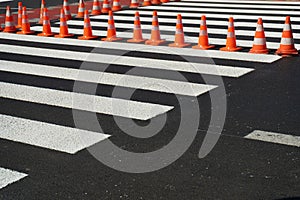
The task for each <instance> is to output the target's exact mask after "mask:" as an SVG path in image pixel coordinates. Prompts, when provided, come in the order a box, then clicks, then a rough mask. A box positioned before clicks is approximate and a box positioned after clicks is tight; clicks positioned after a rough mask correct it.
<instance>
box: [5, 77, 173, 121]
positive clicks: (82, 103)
mask: <svg viewBox="0 0 300 200" xmlns="http://www.w3.org/2000/svg"><path fill="white" fill-rule="evenodd" d="M0 97H4V98H9V99H16V100H21V101H27V102H33V103H39V104H46V105H51V106H59V107H63V108H71V109H78V110H84V111H89V112H95V113H102V114H107V115H114V116H121V117H127V118H133V119H139V120H148V119H151V118H153V117H155V116H157V115H160V114H163V113H166V112H168V111H170V110H172V109H173V108H174V107H173V106H165V105H159V104H152V103H143V102H139V101H131V100H125V99H117V98H110V97H103V96H95V95H88V94H81V93H74V92H67V91H59V90H53V89H46V88H39V87H32V86H25V85H18V84H12V83H4V82H0Z"/></svg>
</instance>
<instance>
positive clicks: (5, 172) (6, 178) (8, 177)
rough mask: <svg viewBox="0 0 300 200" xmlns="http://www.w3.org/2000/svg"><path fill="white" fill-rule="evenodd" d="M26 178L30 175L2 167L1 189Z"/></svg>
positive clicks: (0, 173) (0, 171)
mask: <svg viewBox="0 0 300 200" xmlns="http://www.w3.org/2000/svg"><path fill="white" fill-rule="evenodd" d="M1 131H2V130H1ZM26 176H28V174H24V173H21V172H17V171H13V170H10V169H5V168H2V167H0V189H2V188H4V187H6V186H8V185H9V184H12V183H14V182H17V181H19V180H21V179H22V178H25V177H26Z"/></svg>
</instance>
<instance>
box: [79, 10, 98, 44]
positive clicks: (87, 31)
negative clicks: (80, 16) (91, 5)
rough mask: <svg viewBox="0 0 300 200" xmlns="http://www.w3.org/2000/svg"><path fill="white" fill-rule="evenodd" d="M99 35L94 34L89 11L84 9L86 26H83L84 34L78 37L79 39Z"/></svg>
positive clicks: (94, 37)
mask: <svg viewBox="0 0 300 200" xmlns="http://www.w3.org/2000/svg"><path fill="white" fill-rule="evenodd" d="M96 38H98V36H95V35H93V33H92V27H91V21H90V17H89V11H88V10H85V11H84V27H83V36H80V37H78V39H79V40H92V39H96Z"/></svg>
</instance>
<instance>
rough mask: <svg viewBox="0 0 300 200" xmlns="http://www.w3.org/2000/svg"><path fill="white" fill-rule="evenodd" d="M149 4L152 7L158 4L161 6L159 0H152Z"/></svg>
mask: <svg viewBox="0 0 300 200" xmlns="http://www.w3.org/2000/svg"><path fill="white" fill-rule="evenodd" d="M151 3H152V4H153V5H159V4H161V1H160V0H152V1H151Z"/></svg>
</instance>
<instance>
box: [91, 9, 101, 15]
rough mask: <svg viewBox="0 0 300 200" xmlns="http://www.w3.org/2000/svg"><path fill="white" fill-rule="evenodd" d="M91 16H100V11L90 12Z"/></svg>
mask: <svg viewBox="0 0 300 200" xmlns="http://www.w3.org/2000/svg"><path fill="white" fill-rule="evenodd" d="M91 15H101V11H100V10H96V11H92V13H91Z"/></svg>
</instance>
